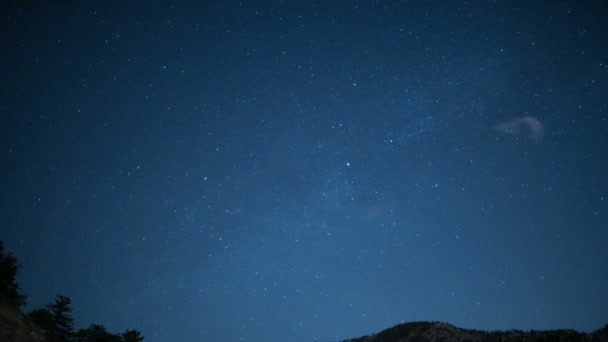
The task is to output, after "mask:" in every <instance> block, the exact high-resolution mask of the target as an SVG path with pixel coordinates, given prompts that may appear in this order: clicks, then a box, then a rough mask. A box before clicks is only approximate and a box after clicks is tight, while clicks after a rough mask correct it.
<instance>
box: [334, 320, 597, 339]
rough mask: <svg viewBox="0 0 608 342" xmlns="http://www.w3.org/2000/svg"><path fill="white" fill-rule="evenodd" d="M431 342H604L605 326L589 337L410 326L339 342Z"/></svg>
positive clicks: (554, 332) (573, 333) (557, 332)
mask: <svg viewBox="0 0 608 342" xmlns="http://www.w3.org/2000/svg"><path fill="white" fill-rule="evenodd" d="M435 341H454V342H456V341H462V342H464V341H467V342H482V341H483V342H486V341H492V342H493V341H497V342H498V341H501V342H502V341H505V342H507V341H522V342H523V341H525V342H540V341H543V342H544V341H546V342H559V341H563V342H566V341H568V342H583V341H590V342H591V341H593V342H608V324H607V325H605V326H604V327H603V328H601V329H599V330H597V331H595V332H593V333H591V334H587V333H582V332H578V331H575V330H572V329H566V330H542V331H535V330H531V331H521V330H510V331H483V330H473V329H462V328H458V327H455V326H453V325H451V324H448V323H442V322H411V323H404V324H399V325H396V326H394V327H392V328H390V329H386V330H383V331H381V332H379V333H377V334H372V335H368V336H363V337H359V338H354V339H349V340H344V341H343V342H435Z"/></svg>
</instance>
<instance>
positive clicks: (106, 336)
mask: <svg viewBox="0 0 608 342" xmlns="http://www.w3.org/2000/svg"><path fill="white" fill-rule="evenodd" d="M76 341H77V342H122V339H121V338H120V336H119V335H115V334H111V333H109V332H108V331H107V330H106V327H104V326H103V325H99V324H91V325H90V326H89V327H88V328H86V329H80V330H78V332H77V333H76Z"/></svg>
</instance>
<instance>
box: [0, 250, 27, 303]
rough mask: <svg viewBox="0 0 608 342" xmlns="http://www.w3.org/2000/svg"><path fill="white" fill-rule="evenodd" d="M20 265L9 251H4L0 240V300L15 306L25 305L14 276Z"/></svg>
mask: <svg viewBox="0 0 608 342" xmlns="http://www.w3.org/2000/svg"><path fill="white" fill-rule="evenodd" d="M20 267H21V265H19V264H18V262H17V258H15V257H14V256H13V255H12V254H11V253H8V254H5V253H4V244H3V243H2V240H0V300H2V301H8V302H9V303H11V304H12V305H14V306H15V307H17V308H20V307H22V306H23V305H25V298H26V297H25V296H24V295H22V294H20V293H19V284H17V281H16V280H15V278H16V277H17V272H18V271H19V268H20Z"/></svg>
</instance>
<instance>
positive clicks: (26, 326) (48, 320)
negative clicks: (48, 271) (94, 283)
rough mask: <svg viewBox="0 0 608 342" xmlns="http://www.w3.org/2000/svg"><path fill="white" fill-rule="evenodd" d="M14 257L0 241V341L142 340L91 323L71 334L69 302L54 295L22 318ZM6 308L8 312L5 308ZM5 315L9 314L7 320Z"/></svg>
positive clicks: (134, 334) (137, 334)
mask: <svg viewBox="0 0 608 342" xmlns="http://www.w3.org/2000/svg"><path fill="white" fill-rule="evenodd" d="M19 267H20V265H19V263H18V262H17V258H15V257H14V256H13V255H12V254H10V253H9V254H5V253H4V246H3V244H2V241H1V240H0V309H3V310H0V312H3V313H2V315H1V317H0V341H34V340H35V341H47V342H72V341H75V342H141V341H143V340H144V337H143V336H141V333H140V332H139V331H137V330H126V331H125V332H124V333H122V334H112V333H110V332H108V331H107V330H106V328H105V327H104V326H103V325H98V324H92V325H90V326H89V327H88V328H87V329H80V330H79V331H78V332H76V333H75V332H74V319H73V318H72V308H71V307H70V304H71V300H70V298H69V297H67V296H63V295H57V298H56V299H55V301H54V302H53V303H50V304H47V305H46V306H45V307H44V308H41V309H36V310H33V311H31V312H29V313H28V314H27V315H25V316H24V315H23V314H22V313H21V311H20V310H19V308H20V307H21V306H23V305H24V304H25V298H26V297H25V296H24V295H21V294H20V293H19V286H18V284H17V282H16V281H15V277H16V275H17V271H18V270H19ZM7 308H8V309H7ZM7 312H12V314H11V315H12V316H10V317H8V316H6V315H7Z"/></svg>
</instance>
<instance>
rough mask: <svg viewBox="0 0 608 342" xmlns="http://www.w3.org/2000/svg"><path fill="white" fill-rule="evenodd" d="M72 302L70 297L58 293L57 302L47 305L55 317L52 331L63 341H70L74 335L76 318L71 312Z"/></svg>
mask: <svg viewBox="0 0 608 342" xmlns="http://www.w3.org/2000/svg"><path fill="white" fill-rule="evenodd" d="M71 302H72V301H71V300H70V298H68V297H66V296H62V295H57V298H56V299H55V302H54V303H51V304H47V306H46V308H47V309H48V310H49V312H50V313H51V316H52V317H53V329H52V330H51V332H52V334H53V335H54V336H55V337H57V338H58V339H60V340H62V341H70V339H71V338H72V337H73V336H74V319H73V318H72V314H71V313H72V308H71V307H70V303H71Z"/></svg>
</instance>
